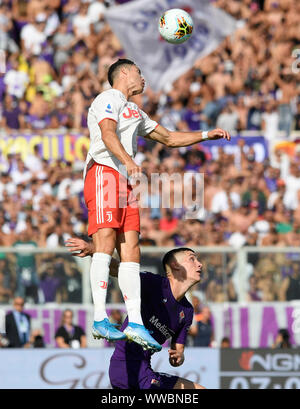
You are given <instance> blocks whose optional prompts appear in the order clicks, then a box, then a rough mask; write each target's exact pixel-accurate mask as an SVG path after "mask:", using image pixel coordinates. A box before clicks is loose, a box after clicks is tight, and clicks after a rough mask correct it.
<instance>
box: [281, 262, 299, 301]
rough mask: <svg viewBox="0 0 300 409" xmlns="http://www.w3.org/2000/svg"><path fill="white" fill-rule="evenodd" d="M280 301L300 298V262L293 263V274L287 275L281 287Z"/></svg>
mask: <svg viewBox="0 0 300 409" xmlns="http://www.w3.org/2000/svg"><path fill="white" fill-rule="evenodd" d="M279 299H280V301H291V300H300V263H299V262H294V263H292V273H291V275H289V276H287V277H285V278H284V279H283V281H282V283H281V286H280V289H279Z"/></svg>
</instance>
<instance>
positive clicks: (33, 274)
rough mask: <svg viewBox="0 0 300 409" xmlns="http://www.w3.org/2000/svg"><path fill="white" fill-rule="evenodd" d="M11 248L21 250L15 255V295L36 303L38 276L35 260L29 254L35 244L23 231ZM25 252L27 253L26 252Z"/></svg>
mask: <svg viewBox="0 0 300 409" xmlns="http://www.w3.org/2000/svg"><path fill="white" fill-rule="evenodd" d="M13 247H14V248H16V249H18V250H22V249H24V253H22V252H20V253H17V254H16V270H17V289H16V293H17V294H18V295H19V296H20V297H23V298H25V297H26V299H27V300H28V299H30V300H31V302H35V303H37V302H38V284H39V280H38V276H37V266H36V258H35V255H34V254H33V253H30V251H28V250H30V248H36V247H37V243H36V242H35V241H33V240H31V238H30V232H29V231H28V230H27V229H25V230H23V231H22V232H20V234H19V236H18V240H17V241H15V243H14V244H13ZM26 250H27V251H26Z"/></svg>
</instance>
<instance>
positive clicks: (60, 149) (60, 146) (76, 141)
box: [0, 131, 269, 171]
mask: <svg viewBox="0 0 300 409" xmlns="http://www.w3.org/2000/svg"><path fill="white" fill-rule="evenodd" d="M241 137H242V138H243V140H244V141H245V150H246V151H247V149H249V147H253V149H254V151H255V160H256V161H257V162H262V161H264V160H265V159H266V158H267V157H268V154H269V153H268V151H269V147H268V141H267V140H266V139H265V138H264V137H263V136H245V137H244V136H236V137H235V136H234V137H232V139H231V142H230V144H228V143H226V142H225V141H224V140H222V139H221V140H216V141H209V142H202V143H201V144H199V145H198V147H199V149H201V150H203V151H204V152H205V153H206V154H207V157H208V158H212V159H218V155H219V148H222V149H223V150H224V152H225V153H227V154H232V155H234V160H235V162H236V165H237V166H238V163H239V160H240V148H239V146H238V141H239V139H240V138H241ZM35 145H38V146H39V150H40V153H41V156H42V157H43V158H44V159H46V160H50V161H54V160H63V161H66V162H74V161H82V162H83V161H85V159H86V153H87V151H88V149H89V146H90V139H89V137H88V136H85V135H83V134H81V133H72V132H69V133H68V132H65V133H53V132H51V131H49V132H47V131H44V132H42V133H40V134H36V133H26V132H24V133H23V132H15V133H10V134H5V135H1V136H0V171H5V163H6V158H7V155H9V154H16V153H20V154H21V155H22V159H23V160H25V159H26V158H27V156H28V155H30V154H32V153H33V148H34V146H35Z"/></svg>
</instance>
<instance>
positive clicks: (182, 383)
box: [173, 378, 205, 389]
mask: <svg viewBox="0 0 300 409" xmlns="http://www.w3.org/2000/svg"><path fill="white" fill-rule="evenodd" d="M173 389H205V388H204V386H201V385H199V384H198V383H195V382H192V381H189V380H188V379H184V378H178V379H177V382H176V383H175V385H174V388H173Z"/></svg>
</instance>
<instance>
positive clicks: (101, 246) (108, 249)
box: [92, 228, 117, 255]
mask: <svg viewBox="0 0 300 409" xmlns="http://www.w3.org/2000/svg"><path fill="white" fill-rule="evenodd" d="M92 238H93V243H94V247H95V252H96V253H105V254H110V255H112V254H113V252H114V250H115V247H116V241H117V239H116V238H117V231H116V229H112V228H103V229H98V230H97V231H96V232H95V233H94V234H93V235H92Z"/></svg>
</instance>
